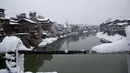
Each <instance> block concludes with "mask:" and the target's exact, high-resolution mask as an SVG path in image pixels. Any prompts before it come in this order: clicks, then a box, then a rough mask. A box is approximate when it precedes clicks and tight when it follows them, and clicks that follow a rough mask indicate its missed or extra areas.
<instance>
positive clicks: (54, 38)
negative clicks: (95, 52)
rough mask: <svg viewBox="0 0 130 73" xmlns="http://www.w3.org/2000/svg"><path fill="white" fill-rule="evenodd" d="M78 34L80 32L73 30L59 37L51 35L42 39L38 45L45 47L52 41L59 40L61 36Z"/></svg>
mask: <svg viewBox="0 0 130 73" xmlns="http://www.w3.org/2000/svg"><path fill="white" fill-rule="evenodd" d="M77 34H78V32H72V33H70V34H67V35H61V36H59V37H50V38H46V39H42V42H41V43H40V44H39V45H38V46H39V47H44V46H46V45H48V44H51V43H53V42H55V41H57V40H58V39H60V38H64V37H67V36H70V35H77Z"/></svg>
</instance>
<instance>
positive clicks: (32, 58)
mask: <svg viewBox="0 0 130 73" xmlns="http://www.w3.org/2000/svg"><path fill="white" fill-rule="evenodd" d="M90 35H91V34H82V35H72V36H68V37H66V38H63V39H59V40H58V41H56V42H54V43H52V44H50V45H47V46H46V47H43V48H39V49H42V50H60V49H61V48H62V47H63V44H65V43H66V44H67V47H69V44H70V43H72V42H78V41H79V40H84V39H86V38H87V37H88V36H90ZM52 58H53V55H52V54H49V55H43V54H40V55H35V54H26V55H25V63H24V64H25V65H24V66H25V71H32V72H37V71H38V69H39V68H40V67H41V66H43V65H44V63H45V62H47V61H51V60H52Z"/></svg>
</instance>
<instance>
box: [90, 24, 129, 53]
mask: <svg viewBox="0 0 130 73" xmlns="http://www.w3.org/2000/svg"><path fill="white" fill-rule="evenodd" d="M125 32H126V35H127V37H123V39H120V40H117V41H114V42H113V43H106V44H102V45H98V46H95V47H93V48H92V50H91V51H95V52H97V53H111V52H125V51H130V26H128V27H127V28H126V29H125ZM91 51H90V52H91Z"/></svg>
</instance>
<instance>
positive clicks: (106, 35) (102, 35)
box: [96, 32, 125, 42]
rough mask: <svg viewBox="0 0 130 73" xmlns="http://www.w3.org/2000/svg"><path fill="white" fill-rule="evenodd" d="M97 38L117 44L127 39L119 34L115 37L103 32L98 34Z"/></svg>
mask: <svg viewBox="0 0 130 73" xmlns="http://www.w3.org/2000/svg"><path fill="white" fill-rule="evenodd" d="M96 36H97V37H98V38H100V39H105V40H108V41H110V42H115V41H117V40H120V39H123V38H125V37H124V36H121V35H119V34H115V35H114V36H112V35H111V36H109V35H108V34H107V33H105V34H103V32H98V33H97V35H96Z"/></svg>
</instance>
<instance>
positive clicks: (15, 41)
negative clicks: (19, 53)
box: [0, 36, 29, 52]
mask: <svg viewBox="0 0 130 73" xmlns="http://www.w3.org/2000/svg"><path fill="white" fill-rule="evenodd" d="M17 47H19V50H29V49H27V48H26V47H25V46H24V45H23V43H22V41H21V40H20V38H18V37H16V36H6V37H5V38H4V39H3V40H2V42H1V43H0V52H8V51H15V50H16V49H17Z"/></svg>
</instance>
